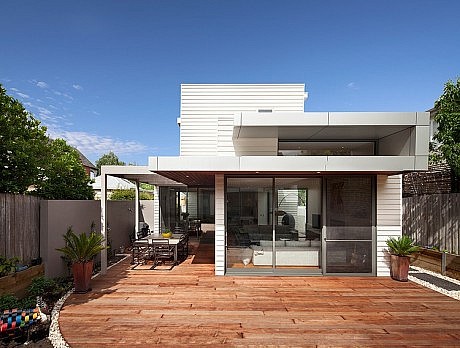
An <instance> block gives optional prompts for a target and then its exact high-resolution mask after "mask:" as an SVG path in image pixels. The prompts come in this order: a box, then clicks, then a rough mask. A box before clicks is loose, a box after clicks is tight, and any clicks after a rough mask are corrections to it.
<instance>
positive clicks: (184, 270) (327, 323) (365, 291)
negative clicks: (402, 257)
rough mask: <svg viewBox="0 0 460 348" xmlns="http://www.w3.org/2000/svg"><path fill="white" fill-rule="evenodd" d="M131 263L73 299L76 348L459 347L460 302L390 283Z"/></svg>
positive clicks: (68, 333) (67, 325) (65, 327)
mask: <svg viewBox="0 0 460 348" xmlns="http://www.w3.org/2000/svg"><path fill="white" fill-rule="evenodd" d="M213 273H214V270H213V265H212V264H211V263H206V262H201V263H193V262H192V260H187V261H186V262H185V263H183V264H181V265H179V266H177V267H175V268H174V269H173V270H172V271H152V270H131V269H130V265H129V260H125V261H123V262H122V263H120V264H118V265H116V266H114V267H113V268H112V269H110V270H109V271H108V274H107V275H105V276H100V277H97V278H96V279H94V280H93V283H92V286H93V290H92V291H91V292H90V293H88V294H85V295H75V294H74V295H72V296H71V297H69V299H68V300H67V301H66V303H65V305H64V307H63V308H62V311H61V314H60V320H59V322H60V327H61V332H62V334H63V336H64V337H65V339H66V340H67V342H68V343H69V344H70V345H71V346H72V347H109V346H110V347H117V346H130V345H138V346H149V345H153V344H161V345H163V346H204V345H213V346H214V345H220V344H226V345H228V346H285V347H314V346H333V347H336V346H341V347H343V346H359V347H363V346H383V345H385V346H389V347H395V346H431V347H446V346H449V347H452V346H460V301H457V300H454V299H452V298H450V297H447V296H444V295H441V294H439V293H437V292H434V291H431V290H429V289H426V288H423V287H421V286H419V285H417V284H415V283H412V282H408V283H400V282H396V281H393V280H391V279H390V278H352V277H260V276H257V277H256V276H254V277H248V276H233V277H227V276H225V277H216V276H214V274H213Z"/></svg>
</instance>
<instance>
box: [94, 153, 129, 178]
mask: <svg viewBox="0 0 460 348" xmlns="http://www.w3.org/2000/svg"><path fill="white" fill-rule="evenodd" d="M124 165H126V163H125V162H123V161H120V160H119V159H118V156H117V155H115V154H114V153H113V152H112V151H110V152H109V153H106V154H104V155H102V156H101V158H99V159H98V160H97V161H96V167H97V175H101V166H124Z"/></svg>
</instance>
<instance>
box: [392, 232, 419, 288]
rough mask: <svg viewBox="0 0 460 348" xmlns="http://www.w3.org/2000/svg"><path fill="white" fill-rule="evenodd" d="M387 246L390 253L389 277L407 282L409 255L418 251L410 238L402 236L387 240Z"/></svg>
mask: <svg viewBox="0 0 460 348" xmlns="http://www.w3.org/2000/svg"><path fill="white" fill-rule="evenodd" d="M386 243H387V246H388V249H389V251H390V254H391V256H390V276H391V278H393V279H395V280H399V281H401V282H407V280H408V276H409V262H410V257H409V255H411V254H413V253H415V252H417V251H419V249H420V248H419V247H418V246H416V245H414V244H413V242H412V239H410V237H408V236H405V235H402V236H401V237H399V238H389V239H388V240H387V241H386Z"/></svg>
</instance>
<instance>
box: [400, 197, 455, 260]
mask: <svg viewBox="0 0 460 348" xmlns="http://www.w3.org/2000/svg"><path fill="white" fill-rule="evenodd" d="M403 233H404V234H407V235H408V236H410V237H411V238H412V239H413V240H414V241H415V242H416V244H418V245H421V246H430V247H437V248H439V249H440V250H447V251H448V252H450V253H454V254H460V238H459V234H460V193H451V194H436V195H424V196H414V197H407V198H403Z"/></svg>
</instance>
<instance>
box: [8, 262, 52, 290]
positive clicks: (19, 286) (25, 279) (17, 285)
mask: <svg viewBox="0 0 460 348" xmlns="http://www.w3.org/2000/svg"><path fill="white" fill-rule="evenodd" d="M43 274H45V268H44V266H43V264H41V265H37V266H31V267H29V268H26V269H24V270H22V271H17V272H15V273H12V274H9V275H7V276H4V277H1V278H0V296H1V295H4V294H13V295H15V296H17V297H24V296H25V295H26V289H27V287H28V286H29V285H30V284H31V283H32V279H34V278H36V277H39V276H42V275H43Z"/></svg>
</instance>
